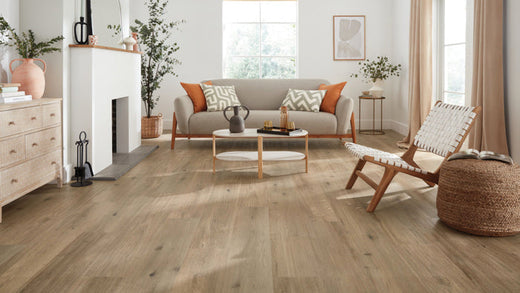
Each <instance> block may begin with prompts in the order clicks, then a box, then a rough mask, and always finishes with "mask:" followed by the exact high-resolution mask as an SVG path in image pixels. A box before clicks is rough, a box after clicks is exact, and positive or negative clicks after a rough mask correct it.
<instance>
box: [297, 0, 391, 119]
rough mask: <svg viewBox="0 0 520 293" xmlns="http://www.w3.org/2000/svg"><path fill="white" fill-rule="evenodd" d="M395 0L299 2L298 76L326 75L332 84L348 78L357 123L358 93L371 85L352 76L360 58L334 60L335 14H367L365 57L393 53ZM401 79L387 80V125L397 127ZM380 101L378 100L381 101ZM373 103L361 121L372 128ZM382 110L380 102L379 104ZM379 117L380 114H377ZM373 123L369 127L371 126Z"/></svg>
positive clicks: (366, 106) (366, 104)
mask: <svg viewBox="0 0 520 293" xmlns="http://www.w3.org/2000/svg"><path fill="white" fill-rule="evenodd" d="M392 11H393V2H392V1H388V0H365V1H353V0H321V1H315V0H300V1H299V16H298V17H299V23H298V30H299V34H298V36H299V56H298V58H299V60H298V61H299V77H300V78H325V79H327V80H329V82H331V83H338V82H342V81H347V82H348V83H347V85H346V86H345V89H344V90H343V94H344V95H346V96H348V97H351V98H353V99H354V105H355V106H354V112H355V114H356V123H357V122H358V118H359V116H358V115H359V114H358V113H357V112H358V101H359V100H358V96H359V95H360V94H361V92H362V91H364V90H368V89H369V88H370V87H371V85H370V84H367V83H365V82H363V81H362V80H361V79H355V78H351V77H350V74H351V73H357V72H358V68H359V65H358V63H359V61H334V60H333V53H332V51H333V48H332V46H333V44H332V17H333V15H365V18H366V56H367V58H369V59H374V58H375V57H377V56H387V57H390V59H391V61H392V63H394V64H395V63H398V62H397V61H396V60H394V59H393V56H392V49H393V48H392V42H393V36H394V34H393V30H392V27H393V19H394V17H393V15H392V13H391V12H392ZM399 80H400V79H399V78H390V79H388V80H386V81H385V86H384V88H385V96H386V97H387V99H386V100H385V101H384V106H383V107H384V117H383V119H384V125H383V127H384V128H394V123H393V117H392V116H393V115H392V111H391V109H392V108H393V105H394V104H395V103H396V101H399V97H397V96H395V94H394V85H395V84H396V83H397V82H399ZM378 104H379V103H378ZM371 107H372V105H371V103H369V102H364V103H363V104H362V111H363V113H362V115H361V118H362V120H361V123H362V126H363V128H366V127H372V122H371V121H372V120H371V119H372V108H371ZM376 113H379V105H377V106H376ZM376 116H377V118H379V114H376ZM369 125H370V126H369Z"/></svg>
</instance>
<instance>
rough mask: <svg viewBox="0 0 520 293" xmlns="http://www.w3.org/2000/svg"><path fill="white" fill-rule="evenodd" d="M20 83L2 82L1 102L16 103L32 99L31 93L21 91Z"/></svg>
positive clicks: (0, 89)
mask: <svg viewBox="0 0 520 293" xmlns="http://www.w3.org/2000/svg"><path fill="white" fill-rule="evenodd" d="M20 85H21V84H19V83H0V104H7V103H16V102H24V101H30V100H32V96H31V95H26V94H25V92H24V91H19V90H18V88H19V87H20Z"/></svg>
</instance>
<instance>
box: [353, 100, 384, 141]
mask: <svg viewBox="0 0 520 293" xmlns="http://www.w3.org/2000/svg"><path fill="white" fill-rule="evenodd" d="M384 99H386V98H385V97H380V98H376V97H373V96H359V118H358V119H359V126H358V127H359V133H362V134H372V135H381V134H385V132H384V131H383V100H384ZM367 100H368V101H370V100H371V101H372V129H363V130H362V129H361V102H362V101H367ZM377 100H379V101H380V102H381V107H380V108H381V116H380V120H381V127H380V128H379V129H376V101H377Z"/></svg>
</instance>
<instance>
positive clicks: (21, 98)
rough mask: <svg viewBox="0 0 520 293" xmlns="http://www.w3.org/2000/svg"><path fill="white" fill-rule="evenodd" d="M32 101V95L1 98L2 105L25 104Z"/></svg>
mask: <svg viewBox="0 0 520 293" xmlns="http://www.w3.org/2000/svg"><path fill="white" fill-rule="evenodd" d="M30 100H32V96H31V95H25V96H19V97H9V98H0V104H9V103H17V102H25V101H30Z"/></svg>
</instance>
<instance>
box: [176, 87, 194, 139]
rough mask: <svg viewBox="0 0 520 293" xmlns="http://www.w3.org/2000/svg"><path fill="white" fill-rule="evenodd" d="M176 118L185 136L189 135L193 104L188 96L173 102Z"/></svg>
mask: <svg viewBox="0 0 520 293" xmlns="http://www.w3.org/2000/svg"><path fill="white" fill-rule="evenodd" d="M173 104H174V111H175V117H176V118H177V126H178V127H179V130H180V131H181V133H183V134H189V132H190V130H189V125H188V122H189V120H190V117H191V115H193V102H192V101H191V99H190V97H188V96H181V97H178V98H176V99H175V101H174V102H173Z"/></svg>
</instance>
